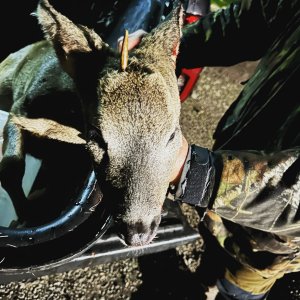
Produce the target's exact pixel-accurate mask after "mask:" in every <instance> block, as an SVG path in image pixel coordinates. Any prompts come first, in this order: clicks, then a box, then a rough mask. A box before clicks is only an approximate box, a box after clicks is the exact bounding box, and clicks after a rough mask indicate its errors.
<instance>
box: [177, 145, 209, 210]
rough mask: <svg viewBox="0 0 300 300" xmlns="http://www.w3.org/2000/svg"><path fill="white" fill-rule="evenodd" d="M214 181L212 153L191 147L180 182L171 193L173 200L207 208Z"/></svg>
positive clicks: (204, 149)
mask: <svg viewBox="0 0 300 300" xmlns="http://www.w3.org/2000/svg"><path fill="white" fill-rule="evenodd" d="M214 181H215V167H214V157H213V153H212V152H211V151H209V150H208V149H206V148H202V147H199V146H196V145H191V146H190V150H189V153H188V156H187V159H186V161H185V165H184V168H183V172H182V175H181V178H180V182H179V184H178V187H177V189H176V191H174V192H173V195H174V200H179V201H182V202H185V203H188V204H191V205H195V206H198V207H203V208H207V207H208V206H209V200H210V198H211V195H212V191H213V187H214Z"/></svg>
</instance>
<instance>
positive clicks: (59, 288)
mask: <svg viewBox="0 0 300 300" xmlns="http://www.w3.org/2000/svg"><path fill="white" fill-rule="evenodd" d="M254 67H255V63H243V64H239V65H236V66H234V67H230V68H206V69H205V70H204V71H203V72H202V74H201V76H200V79H199V81H198V83H197V86H196V88H195V89H194V91H193V93H192V95H191V96H190V97H189V99H188V100H187V101H186V102H185V103H183V105H182V121H181V123H182V128H183V132H184V133H185V136H186V138H187V140H188V141H189V142H190V143H196V144H199V145H202V146H204V147H208V148H211V146H212V143H213V140H212V134H213V132H214V129H215V127H216V124H217V122H218V120H219V119H220V117H221V116H222V114H223V113H224V111H225V110H226V109H227V108H228V106H229V105H230V103H232V101H233V100H234V99H235V98H236V96H237V95H238V94H239V92H240V90H241V88H242V85H241V82H242V81H245V80H247V79H248V77H249V75H250V74H251V73H252V71H253V68H254ZM182 209H183V212H184V214H185V215H186V217H187V220H188V221H189V223H190V224H191V225H192V226H193V227H195V228H196V227H197V223H198V221H199V220H198V217H197V214H196V212H195V211H194V209H192V208H191V207H189V206H187V205H182ZM202 246H203V245H202V240H201V239H199V240H197V241H196V242H194V243H191V244H188V245H184V246H181V247H178V248H176V249H174V250H171V251H167V252H165V253H161V254H153V255H149V256H143V257H140V258H136V259H126V260H121V261H117V262H113V263H108V264H103V265H99V266H95V267H92V268H85V269H77V270H74V271H69V272H65V273H61V274H57V275H51V276H44V277H41V278H37V279H36V280H33V281H32V280H31V281H24V282H17V283H10V284H6V285H0V299H26V300H29V299H40V300H43V299H83V300H84V299H105V300H106V299H138V300H140V299H174V300H176V299H178V300H179V299H188V300H191V299H205V295H204V292H205V290H204V289H203V287H202V286H201V285H199V284H197V277H195V276H193V274H194V273H195V270H196V268H197V266H198V265H199V261H200V259H201V250H202ZM166 279H168V280H166ZM214 294H215V290H214V289H212V290H210V293H209V296H208V299H209V300H210V299H214V298H213V295H214Z"/></svg>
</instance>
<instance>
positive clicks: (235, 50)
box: [178, 0, 300, 68]
mask: <svg viewBox="0 0 300 300" xmlns="http://www.w3.org/2000/svg"><path fill="white" fill-rule="evenodd" d="M299 2H300V1H299V0H278V1H277V0H241V1H235V2H234V3H232V4H231V5H230V6H228V7H227V8H226V9H220V10H217V11H216V12H213V13H210V14H208V15H206V16H205V17H203V18H201V19H200V20H199V21H198V22H196V23H193V24H190V25H187V26H186V27H185V28H184V29H183V36H182V42H181V45H180V51H179V57H178V65H179V66H181V67H187V68H192V67H199V66H228V65H233V64H236V63H239V62H242V61H246V60H257V59H260V58H261V57H262V56H263V55H264V53H265V52H266V51H267V49H268V48H269V46H270V45H271V43H272V42H273V41H274V39H275V38H276V37H278V35H279V34H280V32H281V31H282V30H284V29H285V28H286V25H287V24H288V21H289V20H290V19H291V16H293V14H294V12H295V9H298V8H299Z"/></svg>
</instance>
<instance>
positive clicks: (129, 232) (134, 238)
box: [118, 215, 161, 246]
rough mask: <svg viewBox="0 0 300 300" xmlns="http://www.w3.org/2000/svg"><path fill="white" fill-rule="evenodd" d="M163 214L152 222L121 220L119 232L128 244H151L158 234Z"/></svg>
mask: <svg viewBox="0 0 300 300" xmlns="http://www.w3.org/2000/svg"><path fill="white" fill-rule="evenodd" d="M160 220H161V215H158V216H156V217H154V218H153V219H152V220H151V222H146V221H143V220H138V221H136V222H123V221H121V222H119V224H118V225H119V226H118V229H119V233H120V235H121V237H122V239H123V240H124V241H125V243H126V244H127V245H128V246H143V245H147V244H149V243H150V242H151V241H152V240H153V238H154V237H155V235H156V232H157V229H158V226H159V224H160Z"/></svg>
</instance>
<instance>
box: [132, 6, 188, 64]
mask: <svg viewBox="0 0 300 300" xmlns="http://www.w3.org/2000/svg"><path fill="white" fill-rule="evenodd" d="M182 26H183V8H182V6H181V5H180V4H178V5H177V6H176V7H175V8H174V9H173V11H172V12H171V13H170V15H169V16H168V17H167V19H166V20H165V21H164V22H163V23H161V24H160V25H159V26H158V27H157V28H155V29H154V30H153V31H151V33H149V34H147V35H146V36H145V37H143V39H142V42H141V44H140V47H139V48H138V49H137V50H136V54H137V55H143V56H144V57H145V58H147V57H148V58H149V59H151V61H152V62H154V63H157V62H159V61H162V60H164V59H166V56H167V57H168V58H169V59H171V60H172V61H173V62H174V63H176V58H177V54H178V48H179V44H180V38H181V29H182Z"/></svg>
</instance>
